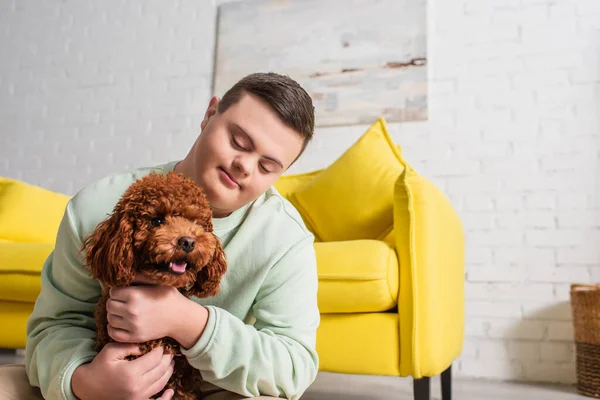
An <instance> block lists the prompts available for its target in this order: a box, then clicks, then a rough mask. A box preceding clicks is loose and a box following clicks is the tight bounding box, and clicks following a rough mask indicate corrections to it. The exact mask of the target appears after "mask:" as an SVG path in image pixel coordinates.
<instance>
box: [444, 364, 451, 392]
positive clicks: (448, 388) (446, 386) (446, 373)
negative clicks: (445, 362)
mask: <svg viewBox="0 0 600 400" xmlns="http://www.w3.org/2000/svg"><path fill="white" fill-rule="evenodd" d="M442 400H452V364H450V366H449V367H448V368H446V370H445V371H444V372H442Z"/></svg>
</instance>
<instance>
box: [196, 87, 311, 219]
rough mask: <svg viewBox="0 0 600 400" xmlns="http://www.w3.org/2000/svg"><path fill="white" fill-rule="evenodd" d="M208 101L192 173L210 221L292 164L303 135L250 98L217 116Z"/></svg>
mask: <svg viewBox="0 0 600 400" xmlns="http://www.w3.org/2000/svg"><path fill="white" fill-rule="evenodd" d="M218 103H219V99H218V98H216V97H214V98H213V99H211V101H210V104H209V106H208V109H207V110H206V114H205V116H204V120H203V121H202V132H201V134H200V136H199V137H198V139H197V140H196V143H195V144H194V148H193V149H192V152H191V154H190V155H191V156H192V160H191V161H192V168H193V169H194V170H193V171H192V174H193V175H194V177H195V179H196V182H197V183H198V184H199V185H200V186H201V187H202V188H203V189H204V191H205V192H206V195H207V197H208V200H209V202H210V204H211V206H212V208H213V215H214V217H215V218H220V217H224V216H227V215H229V214H230V213H231V212H233V211H235V210H237V209H238V208H240V207H242V206H244V205H245V204H247V203H249V202H251V201H253V200H255V199H256V198H258V197H259V196H260V195H261V194H262V193H264V192H265V191H266V190H267V189H268V188H269V187H270V186H271V185H272V184H273V183H275V181H276V180H277V179H278V178H279V177H280V176H281V175H282V174H283V173H284V172H285V170H286V169H287V168H288V167H289V166H290V165H291V164H292V162H294V160H295V159H296V157H297V156H298V154H299V153H300V150H301V149H302V144H303V137H302V136H301V135H300V134H299V133H298V132H296V131H295V130H294V129H292V128H290V127H288V126H287V125H285V124H284V123H283V122H282V121H281V120H280V119H279V116H278V115H277V113H276V112H275V110H273V109H272V108H271V106H269V105H268V104H267V103H265V102H264V101H262V100H261V99H259V98H257V97H254V96H252V95H250V94H245V95H243V96H242V97H241V98H240V100H239V101H238V102H237V103H235V104H233V105H232V106H230V107H229V108H228V109H227V110H226V111H225V112H224V113H222V114H220V113H218V112H217V107H218Z"/></svg>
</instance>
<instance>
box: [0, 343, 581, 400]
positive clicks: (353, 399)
mask: <svg viewBox="0 0 600 400" xmlns="http://www.w3.org/2000/svg"><path fill="white" fill-rule="evenodd" d="M16 363H19V364H20V363H23V353H22V352H21V351H19V352H17V353H16V354H15V352H14V351H7V350H2V349H0V364H16ZM453 385H454V387H453V398H454V399H456V400H521V399H523V400H583V399H588V397H584V396H580V395H578V394H577V393H576V391H575V388H574V387H572V386H555V385H538V384H531V383H513V382H492V381H484V380H467V379H454V380H453ZM439 393H440V382H439V380H438V379H433V380H432V388H431V394H432V396H431V397H432V400H440V398H441V397H440V394H439ZM302 399H303V400H338V399H339V400H341V399H344V400H385V399H394V400H412V399H413V397H412V380H411V379H403V378H393V377H383V376H363V375H341V374H331V373H327V372H322V373H320V374H319V375H318V376H317V379H316V381H315V383H314V384H313V385H312V386H311V387H310V388H309V390H308V391H307V392H306V394H305V395H304V396H302Z"/></svg>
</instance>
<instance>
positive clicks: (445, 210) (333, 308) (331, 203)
mask: <svg viewBox="0 0 600 400" xmlns="http://www.w3.org/2000/svg"><path fill="white" fill-rule="evenodd" d="M1 182H3V181H0V239H5V240H7V239H8V240H11V242H3V243H0V249H7V248H8V249H9V250H10V251H9V252H8V253H3V252H2V251H1V250H0V274H1V275H0V293H1V295H0V325H2V326H10V327H11V329H10V330H8V329H3V330H0V347H12V348H22V347H24V345H25V323H26V320H27V317H28V315H29V313H30V312H31V310H32V307H33V303H34V301H35V298H36V296H37V293H38V291H39V279H38V277H39V270H40V268H41V266H42V264H43V261H44V259H45V257H46V256H47V254H48V253H49V252H50V250H51V248H52V242H53V240H54V234H55V231H56V229H57V228H58V223H59V220H60V217H61V216H62V212H63V210H64V206H65V204H66V201H67V200H68V198H67V197H66V196H62V195H57V194H52V193H50V192H47V191H45V190H44V189H41V188H35V187H32V186H29V185H25V184H23V183H18V182H15V181H12V184H13V185H24V186H23V187H24V189H23V191H22V192H21V194H25V193H27V197H32V196H33V197H35V196H36V195H37V196H41V195H42V194H43V196H50V195H55V196H59V197H57V198H56V199H55V201H54V202H53V203H52V210H50V208H46V209H45V210H46V211H45V213H44V215H45V216H47V217H48V219H47V222H46V221H44V219H43V218H42V219H41V220H36V219H34V218H33V217H32V216H28V218H29V220H28V222H27V223H26V224H25V226H23V229H22V230H23V232H22V233H23V234H21V235H17V236H10V235H8V236H7V235H6V233H4V234H3V229H4V230H5V231H7V232H10V229H6V227H7V226H9V225H10V223H12V224H15V223H17V224H19V226H22V225H21V224H20V223H19V222H18V218H25V216H23V215H21V216H20V217H15V218H13V219H12V222H11V221H9V223H8V224H7V223H6V221H5V218H6V213H7V211H8V208H7V204H5V203H3V201H4V200H3V196H2V193H3V192H2V190H3V189H2V183H1ZM4 182H7V180H4ZM9 183H10V181H9ZM275 186H276V188H277V189H278V190H279V191H280V192H281V194H282V195H283V196H285V197H286V198H287V199H289V201H290V202H291V203H292V204H294V206H295V207H296V208H297V209H298V211H299V212H300V214H301V215H302V217H303V219H304V220H305V222H306V224H307V226H308V227H309V229H311V231H312V232H313V233H314V234H315V237H316V242H315V249H316V254H317V264H318V273H319V293H318V296H319V299H318V300H319V307H320V310H321V314H322V322H321V325H320V327H319V329H318V334H317V351H318V353H319V357H320V370H321V371H329V372H338V373H347V374H370V375H392V376H411V377H413V378H414V390H415V399H418V400H421V399H429V377H433V376H436V375H439V374H442V392H443V397H442V398H443V399H444V400H449V399H450V390H451V389H450V388H451V365H452V362H453V360H455V359H456V358H457V357H458V356H459V354H460V352H461V349H462V343H463V326H464V284H463V282H464V280H463V279H464V238H463V230H462V225H461V222H460V220H459V218H458V216H457V215H456V213H455V211H454V210H453V208H452V205H451V203H450V202H449V200H448V199H447V198H446V197H445V196H444V195H443V193H442V192H441V191H440V190H438V189H437V188H436V187H435V186H434V185H433V184H432V183H431V182H430V181H429V180H427V179H426V178H424V177H423V176H421V175H419V174H418V173H417V172H416V171H415V170H414V169H413V168H412V167H411V166H410V165H409V164H408V163H407V162H406V161H405V160H404V158H403V157H402V154H401V148H400V147H399V146H397V145H395V144H394V143H393V141H392V139H391V137H390V135H389V133H388V131H387V127H386V125H385V121H383V120H382V119H380V120H378V121H377V122H375V123H374V124H373V125H372V126H371V127H370V128H369V130H368V131H367V132H366V133H365V134H364V135H363V136H362V137H361V138H360V139H359V140H358V141H357V142H356V143H355V144H354V145H353V146H352V147H351V148H350V149H348V151H346V152H345V153H344V154H343V155H342V156H341V157H340V158H339V159H338V160H336V161H335V162H334V163H333V164H332V165H331V166H329V167H328V168H326V169H323V170H318V171H312V172H310V173H306V174H296V175H287V176H283V177H282V178H281V179H280V180H279V181H278V182H277V183H276V185H275ZM43 196H42V197H43ZM18 201H30V200H28V198H22V199H21V200H18ZM18 201H17V204H18ZM13 202H14V199H13ZM40 203H41V204H48V207H50V204H49V202H48V201H47V200H45V201H44V202H40ZM40 203H37V204H40ZM9 204H10V203H9ZM9 207H10V206H9ZM37 207H39V206H37ZM17 208H18V209H21V208H22V207H21V206H20V205H19V206H17ZM31 208H34V209H35V208H36V204H34V203H33V202H32V205H31ZM31 208H30V209H29V211H31ZM38 211H39V210H34V213H33V214H35V215H37V214H36V213H38ZM42 221H43V222H42ZM40 223H41V224H42V225H44V226H46V227H48V228H49V229H48V230H43V232H42V231H40V232H39V234H37V235H35V236H31V235H29V234H28V232H30V231H37V230H36V229H33V230H32V228H33V227H37V226H39V224H40ZM42 233H43V235H42ZM13 234H14V232H13ZM3 235H4V236H3ZM1 246H4V247H1ZM11 249H12V250H11ZM1 254H4V255H1ZM23 254H26V256H24V255H23Z"/></svg>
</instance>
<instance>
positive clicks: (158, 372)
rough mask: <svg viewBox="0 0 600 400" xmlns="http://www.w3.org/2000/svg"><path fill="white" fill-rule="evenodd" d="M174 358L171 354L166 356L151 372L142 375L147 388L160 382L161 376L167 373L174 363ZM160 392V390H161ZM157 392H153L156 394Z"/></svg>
mask: <svg viewBox="0 0 600 400" xmlns="http://www.w3.org/2000/svg"><path fill="white" fill-rule="evenodd" d="M173 362H174V361H173V356H172V355H171V354H165V355H163V356H162V358H161V359H160V361H159V363H158V364H157V365H156V366H155V367H154V368H153V369H152V370H150V371H148V372H146V373H145V374H144V375H142V379H143V380H144V382H146V385H147V386H150V385H152V384H153V383H154V382H156V381H158V380H159V379H160V378H161V376H163V375H164V374H165V372H167V370H168V369H169V366H170V365H171V363H173ZM159 390H160V389H159ZM154 393H156V392H152V393H151V394H154Z"/></svg>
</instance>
